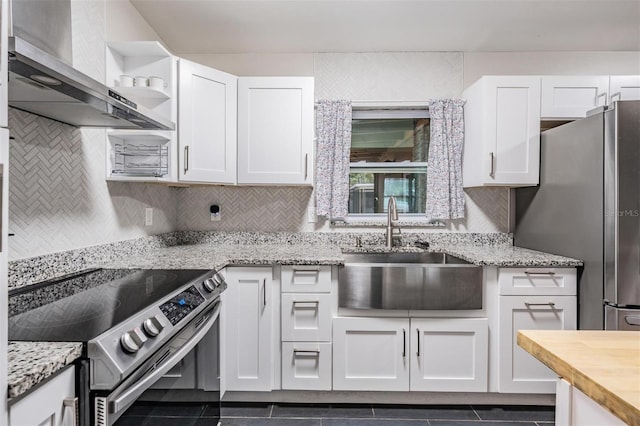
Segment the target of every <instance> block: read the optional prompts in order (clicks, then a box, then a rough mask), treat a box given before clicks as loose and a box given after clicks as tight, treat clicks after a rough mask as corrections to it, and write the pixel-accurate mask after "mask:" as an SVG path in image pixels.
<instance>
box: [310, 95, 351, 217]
mask: <svg viewBox="0 0 640 426" xmlns="http://www.w3.org/2000/svg"><path fill="white" fill-rule="evenodd" d="M350 152H351V101H347V100H319V101H317V102H316V172H315V174H316V187H315V191H316V212H317V214H318V216H325V217H327V218H329V219H340V218H345V217H346V216H347V214H348V208H349V156H350Z"/></svg>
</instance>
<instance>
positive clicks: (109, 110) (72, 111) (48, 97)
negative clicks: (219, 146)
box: [9, 37, 175, 130]
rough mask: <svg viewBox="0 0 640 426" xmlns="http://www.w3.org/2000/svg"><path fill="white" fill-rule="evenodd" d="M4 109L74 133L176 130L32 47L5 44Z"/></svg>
mask: <svg viewBox="0 0 640 426" xmlns="http://www.w3.org/2000/svg"><path fill="white" fill-rule="evenodd" d="M9 106H11V107H14V108H17V109H21V110H23V111H28V112H31V113H33V114H36V115H40V116H43V117H47V118H50V119H52V120H56V121H61V122H63V123H67V124H71V125H72V126H76V127H108V128H113V129H149V130H173V129H175V124H174V123H173V122H171V121H170V120H166V119H164V118H162V117H157V116H156V117H154V116H153V114H152V113H151V112H150V111H147V110H146V109H145V108H144V107H143V106H141V105H138V104H136V103H135V102H132V101H130V100H128V99H127V98H125V97H124V96H122V95H120V94H119V93H117V92H116V91H114V90H113V89H110V88H108V87H107V86H105V85H104V84H102V83H100V82H98V81H96V80H94V79H92V78H91V77H88V76H87V75H85V74H82V73H81V72H79V71H78V70H76V69H75V68H73V67H71V66H70V65H68V64H67V63H65V62H62V61H61V60H59V59H57V58H55V57H54V56H52V55H50V54H48V53H46V52H44V51H43V50H40V49H39V48H37V47H36V46H34V45H32V44H31V43H29V42H27V41H25V40H23V39H21V38H18V37H10V38H9Z"/></svg>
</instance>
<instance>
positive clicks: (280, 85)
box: [238, 77, 313, 185]
mask: <svg viewBox="0 0 640 426" xmlns="http://www.w3.org/2000/svg"><path fill="white" fill-rule="evenodd" d="M312 165H313V78H312V77H241V78H240V79H239V80H238V183H239V184H308V185H311V184H312V182H313V176H312V174H313V173H312Z"/></svg>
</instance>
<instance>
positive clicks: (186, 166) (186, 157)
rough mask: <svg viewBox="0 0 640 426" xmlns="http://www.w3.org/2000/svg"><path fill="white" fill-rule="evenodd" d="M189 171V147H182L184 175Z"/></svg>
mask: <svg viewBox="0 0 640 426" xmlns="http://www.w3.org/2000/svg"><path fill="white" fill-rule="evenodd" d="M188 170H189V145H187V146H185V147H184V174H187V171H188Z"/></svg>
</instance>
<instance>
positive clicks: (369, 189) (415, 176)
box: [349, 108, 430, 216]
mask: <svg viewBox="0 0 640 426" xmlns="http://www.w3.org/2000/svg"><path fill="white" fill-rule="evenodd" d="M429 134H430V129H429V118H428V111H427V110H426V109H424V108H423V109H380V108H376V109H356V108H354V110H353V119H352V129H351V160H350V161H351V167H350V174H349V183H350V190H349V215H350V216H356V215H370V214H376V213H380V214H382V213H385V212H386V210H387V203H388V201H389V198H390V197H392V196H394V197H396V200H397V205H398V212H399V213H405V214H407V213H408V214H412V213H413V214H420V213H422V214H424V212H425V205H426V182H427V181H426V172H427V153H428V151H429Z"/></svg>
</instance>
